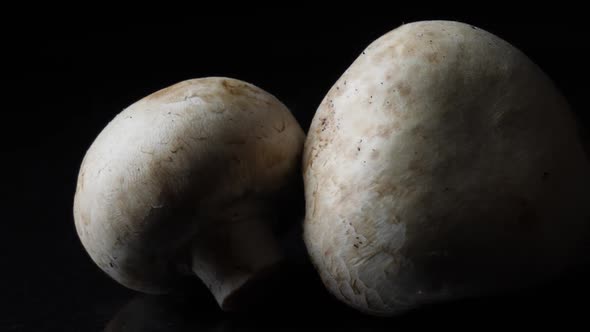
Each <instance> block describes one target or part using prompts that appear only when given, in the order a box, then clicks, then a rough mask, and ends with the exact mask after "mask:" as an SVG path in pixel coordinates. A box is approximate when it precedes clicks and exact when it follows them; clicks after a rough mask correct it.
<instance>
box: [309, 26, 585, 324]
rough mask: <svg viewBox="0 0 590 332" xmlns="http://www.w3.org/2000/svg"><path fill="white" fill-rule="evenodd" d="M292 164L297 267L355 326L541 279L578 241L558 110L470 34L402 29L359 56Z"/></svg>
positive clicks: (496, 46)
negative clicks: (359, 318) (296, 184)
mask: <svg viewBox="0 0 590 332" xmlns="http://www.w3.org/2000/svg"><path fill="white" fill-rule="evenodd" d="M303 158H304V160H303V172H304V185H305V199H306V219H305V222H304V238H305V243H306V246H307V248H308V251H309V254H310V256H311V259H312V261H313V263H314V265H315V266H316V268H317V270H318V271H319V273H320V275H321V278H322V280H323V281H324V283H325V285H326V286H327V288H328V289H329V290H330V291H331V292H332V293H333V294H334V295H335V296H336V297H338V298H339V299H340V300H342V301H343V302H345V303H347V304H349V305H351V306H353V307H355V308H357V309H359V310H362V311H364V312H367V313H371V314H375V315H392V314H395V313H399V312H402V311H405V310H407V309H409V308H413V307H416V306H418V305H420V304H424V303H429V302H438V301H445V300H450V299H455V298H461V297H465V296H474V295H479V294H482V293H490V292H496V291H503V290H510V289H513V287H519V286H525V285H531V284H534V283H536V282H541V281H544V280H546V279H545V278H549V277H551V276H554V275H555V273H557V272H558V271H560V270H561V269H562V268H564V266H565V265H566V264H567V263H568V262H571V260H570V259H573V258H574V256H575V255H573V254H574V253H576V252H578V250H579V247H578V246H580V245H581V243H582V240H583V237H584V236H587V234H588V233H587V230H588V226H589V223H590V195H588V188H590V164H589V161H588V157H587V156H586V155H585V153H584V151H583V148H582V146H581V144H580V140H579V136H578V133H577V130H576V124H575V121H574V119H573V116H572V114H571V112H570V110H569V108H568V105H567V103H566V101H565V100H564V98H563V97H562V96H561V95H560V93H559V92H558V91H557V90H556V88H555V86H554V85H553V84H552V82H551V81H550V80H549V79H548V78H547V76H546V75H545V74H544V73H543V72H542V71H541V70H540V69H539V68H538V67H537V66H536V65H535V64H534V63H532V62H531V61H530V60H529V59H528V58H527V57H526V56H525V55H524V54H523V53H521V52H520V51H518V50H517V49H516V48H514V47H513V46H511V45H510V44H508V43H507V42H505V41H503V40H501V39H500V38H498V37H496V36H494V35H492V34H490V33H488V32H486V31H483V30H481V29H478V28H477V27H473V26H470V25H468V24H463V23H459V22H449V21H425V22H415V23H411V24H407V25H403V26H401V27H399V28H397V29H395V30H393V31H391V32H389V33H387V34H385V35H384V36H382V37H381V38H379V39H377V40H376V41H375V42H373V43H372V44H371V45H370V46H368V47H367V48H366V49H365V51H364V52H363V53H362V54H361V55H360V56H359V57H358V58H357V59H356V60H355V62H354V63H353V64H352V65H351V66H350V67H349V68H348V69H347V70H346V72H345V73H344V74H343V75H342V77H341V78H340V79H339V80H338V81H337V82H336V84H335V85H334V86H333V87H332V89H331V90H330V91H329V92H328V94H327V95H326V97H325V98H324V100H323V102H322V103H321V105H320V106H319V108H318V110H317V112H316V114H315V117H314V119H313V122H312V125H311V128H310V130H309V133H308V138H307V141H306V145H305V149H304V156H303Z"/></svg>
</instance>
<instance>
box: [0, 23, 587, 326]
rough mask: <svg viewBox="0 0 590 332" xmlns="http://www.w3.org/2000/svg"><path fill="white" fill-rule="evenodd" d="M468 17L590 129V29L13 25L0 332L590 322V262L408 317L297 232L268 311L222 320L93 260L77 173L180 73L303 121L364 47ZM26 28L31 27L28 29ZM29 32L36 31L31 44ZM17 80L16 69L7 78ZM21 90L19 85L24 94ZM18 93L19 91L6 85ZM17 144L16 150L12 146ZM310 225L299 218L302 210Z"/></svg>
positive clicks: (206, 301) (208, 307) (197, 297)
mask: <svg viewBox="0 0 590 332" xmlns="http://www.w3.org/2000/svg"><path fill="white" fill-rule="evenodd" d="M422 19H454V20H460V21H464V22H467V23H471V24H474V25H476V26H479V27H480V28H483V29H486V30H488V31H490V32H492V33H494V34H496V35H498V36H500V37H502V38H504V39H505V40H507V41H509V42H510V43H512V44H513V45H515V46H516V47H518V48H520V49H521V50H522V51H524V52H525V53H526V54H527V55H529V57H530V58H531V59H532V60H533V61H535V62H536V63H537V64H538V65H539V66H540V67H541V68H543V70H544V71H545V72H546V73H547V74H548V75H549V76H550V77H551V78H552V79H553V80H554V82H555V83H556V85H557V87H558V88H559V89H560V90H561V91H562V92H563V93H564V95H565V96H566V97H567V99H568V100H569V101H570V103H571V105H572V108H573V109H574V111H575V112H576V114H577V115H578V116H579V119H580V123H581V124H582V127H585V128H588V127H589V112H588V111H587V110H588V103H587V101H586V95H587V93H588V89H587V87H588V83H587V82H586V77H587V75H588V69H587V66H588V65H587V63H588V54H589V51H590V46H589V44H588V43H589V42H590V41H589V40H588V38H587V36H586V33H585V31H584V29H583V22H580V21H576V20H573V19H572V20H568V19H567V17H566V18H561V19H547V18H545V17H544V18H538V17H535V16H534V15H530V16H527V17H526V18H523V17H519V18H515V19H503V18H500V17H491V18H490V17H483V16H480V17H475V16H472V15H446V14H430V15H410V14H407V15H406V14H404V13H402V12H400V13H397V14H396V15H389V16H387V17H362V18H359V17H355V16H349V17H341V16H338V15H326V16H317V17H307V16H302V15H296V16H294V17H292V18H287V17H284V16H283V15H276V14H273V15H269V14H265V15H262V14H261V15H259V16H241V17H235V16H206V15H196V16H193V17H192V18H191V19H190V20H183V21H182V22H181V23H176V24H172V25H170V24H143V25H112V24H110V22H108V21H106V20H101V21H95V22H76V23H71V24H64V23H62V24H58V23H55V22H44V23H43V24H39V25H38V26H35V28H34V32H33V33H23V34H22V35H21V34H19V31H8V32H9V34H10V35H11V37H9V38H10V42H12V43H13V44H12V45H14V46H13V47H12V48H11V50H12V52H11V53H12V55H14V59H12V61H11V62H6V63H5V65H7V66H9V67H12V68H10V69H13V70H14V71H15V72H17V75H16V76H17V77H16V79H15V80H14V81H11V83H12V84H11V85H12V88H15V89H14V90H13V91H14V94H11V95H9V96H8V98H7V99H8V100H11V101H14V105H16V106H11V107H10V108H9V109H8V110H7V112H6V117H5V126H4V127H5V128H4V129H5V133H11V132H14V133H15V134H9V138H8V140H6V141H5V142H7V143H6V144H5V145H6V146H8V147H7V150H8V152H9V153H7V154H6V155H5V156H4V158H3V159H4V160H5V165H8V166H9V167H11V168H14V171H13V172H9V173H6V174H7V175H6V177H7V181H5V182H8V184H9V185H11V186H9V188H12V189H11V190H10V192H9V195H10V196H11V198H13V199H11V200H9V201H8V202H7V203H5V207H4V208H5V209H6V210H7V211H9V213H7V214H5V217H4V218H6V219H5V220H4V224H5V225H8V229H5V230H4V232H2V233H1V234H2V241H1V246H2V247H0V249H1V251H0V255H1V256H0V258H1V264H2V282H1V286H0V291H1V294H2V295H1V297H0V299H1V302H2V308H1V311H0V330H1V331H102V330H103V329H105V328H107V325H108V326H109V327H108V328H109V329H110V331H177V330H178V331H189V330H214V331H218V330H219V331H225V330H228V331H232V330H239V329H240V328H243V327H256V326H257V327H266V328H270V329H280V328H289V327H293V328H300V329H305V328H312V327H324V328H325V327H328V328H329V327H334V328H336V327H338V329H343V330H358V331H361V330H362V331H372V330H379V329H383V330H394V329H397V328H402V327H404V328H411V327H416V326H424V325H429V324H436V325H438V326H440V327H445V326H449V327H457V326H459V325H465V326H472V327H473V328H477V327H479V326H481V325H482V324H483V325H488V324H490V323H500V324H502V325H506V326H511V325H512V324H513V322H514V321H517V322H520V323H525V324H532V323H542V324H545V323H546V322H548V321H555V322H559V323H560V324H565V323H572V322H582V323H583V322H584V321H583V318H584V315H585V314H587V311H588V310H587V309H588V306H587V304H586V301H587V299H588V296H589V295H590V292H589V287H588V285H586V281H587V280H588V276H590V274H589V273H588V271H587V269H585V268H580V269H576V270H574V271H571V272H569V273H567V274H566V275H564V276H563V278H561V279H559V280H556V281H555V282H554V283H552V284H550V285H545V286H543V287H541V288H535V289H531V290H528V291H524V292H522V293H518V294H513V295H510V296H499V297H494V298H487V299H477V300H469V301H461V302H458V303H451V304H445V305H437V306H432V307H428V308H424V309H421V310H416V311H414V312H411V313H409V314H406V315H403V316H401V317H396V318H390V319H378V318H372V317H365V316H363V315H360V314H358V313H355V312H353V311H352V310H350V309H348V308H346V307H344V306H343V305H341V304H339V303H338V302H336V301H335V300H333V299H332V298H331V297H330V296H329V295H328V294H327V292H326V291H325V290H324V289H323V287H322V285H321V283H320V281H319V280H318V278H317V276H316V274H315V273H314V271H313V270H312V268H311V267H310V266H309V264H308V263H307V262H306V261H305V257H304V255H301V254H302V252H301V248H300V247H298V246H297V245H298V242H297V238H296V237H294V238H291V240H292V241H294V242H293V243H294V244H293V248H294V250H293V252H292V253H291V254H292V256H291V261H290V265H288V266H286V267H285V268H284V270H283V271H282V274H281V277H280V278H279V281H278V282H277V283H275V284H273V285H272V287H274V288H273V289H276V290H275V291H274V292H273V293H272V294H270V295H268V296H267V301H266V304H265V305H262V306H261V307H252V308H251V312H249V313H247V314H241V315H239V314H225V313H221V312H220V311H219V310H218V309H217V308H216V305H215V303H214V302H213V300H212V298H211V296H210V295H209V294H208V293H207V292H206V291H205V290H204V289H203V287H202V286H201V285H199V284H197V285H196V286H194V287H193V288H194V289H193V291H192V293H191V294H192V295H191V296H165V297H154V296H143V295H139V294H137V293H134V292H132V291H129V290H127V289H124V288H123V287H121V286H119V285H118V284H116V283H115V282H114V281H111V280H110V279H109V278H108V277H107V276H106V275H104V274H103V273H102V272H101V271H100V270H99V269H98V268H97V267H96V266H94V265H93V263H92V262H91V260H90V259H89V257H88V256H87V255H86V253H85V252H84V250H83V248H82V246H81V245H80V243H79V241H78V239H77V236H76V233H75V230H74V226H73V217H72V203H73V194H74V190H75V181H76V176H77V172H78V167H79V166H80V163H81V160H82V158H83V155H84V153H85V151H86V149H87V148H88V147H89V145H90V144H91V143H92V141H93V139H94V138H95V137H96V135H97V134H98V133H99V132H100V130H101V129H102V128H103V127H104V126H105V125H106V124H107V122H108V121H109V120H110V119H112V118H113V117H114V116H115V115H116V114H117V113H118V112H120V111H121V110H122V109H123V108H125V107H126V106H128V105H130V104H131V103H133V102H135V101H136V100H138V99H140V98H142V97H144V96H146V95H147V94H150V93H152V92H154V91H156V90H158V89H161V88H164V87H166V86H168V85H171V84H173V83H176V82H179V81H181V80H185V79H190V78H197V77H204V76H227V77H234V78H238V79H241V80H245V81H248V82H251V83H253V84H255V85H257V86H259V87H261V88H263V89H265V90H267V91H269V92H271V93H272V94H274V95H275V96H277V97H278V98H279V99H280V100H282V101H283V102H284V103H285V104H286V105H287V106H288V107H289V108H290V109H291V111H292V112H293V113H294V114H295V116H296V118H297V119H298V120H299V121H300V124H301V126H302V127H303V128H304V130H307V128H308V127H309V124H310V121H311V119H312V117H313V114H314V112H315V109H316V108H317V106H318V105H319V103H320V101H321V100H322V98H323V96H324V94H325V93H326V92H327V91H328V89H329V88H330V87H331V85H332V84H333V83H334V82H335V81H336V80H337V79H338V77H339V76H340V74H341V73H342V72H343V71H344V70H345V69H346V68H347V67H348V66H349V65H350V63H351V62H352V61H353V60H354V59H355V58H356V57H357V56H358V55H359V54H360V52H361V51H362V50H363V49H364V48H365V47H366V46H367V45H368V44H369V43H370V42H372V41H373V40H374V39H376V38H378V37H379V36H380V35H382V34H384V33H385V32H388V31H389V30H391V29H394V28H396V27H397V26H399V25H400V24H402V22H406V23H407V22H412V21H416V20H422ZM14 29H15V30H18V27H14ZM23 36H25V37H23ZM6 80H8V79H7V78H5V81H6ZM9 91H10V90H9ZM5 92H6V91H5ZM5 151H6V150H5ZM293 218H294V219H297V218H298V216H293Z"/></svg>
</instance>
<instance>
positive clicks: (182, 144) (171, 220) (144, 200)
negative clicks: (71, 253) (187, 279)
mask: <svg viewBox="0 0 590 332" xmlns="http://www.w3.org/2000/svg"><path fill="white" fill-rule="evenodd" d="M304 140H305V134H304V132H303V130H302V129H301V127H300V126H299V124H298V123H297V121H296V119H295V118H294V117H293V115H292V114H291V113H290V111H289V110H288V109H287V107H286V106H285V105H283V104H282V103H281V102H280V101H279V100H277V99H276V98H275V97H274V96H272V95H271V94H269V93H267V92H265V91H263V90H261V89H260V88H258V87H256V86H254V85H251V84H249V83H246V82H242V81H239V80H235V79H231V78H224V77H209V78H201V79H193V80H187V81H184V82H180V83H178V84H175V85H172V86H170V87H168V88H166V89H163V90H160V91H158V92H155V93H153V94H151V95H149V96H147V97H145V98H143V99H141V100H139V101H138V102H136V103H134V104H133V105H131V106H129V107H128V108H126V109H125V110H123V111H122V112H121V113H120V114H118V115H117V116H116V117H115V118H114V119H113V120H112V121H111V122H110V123H109V124H108V125H107V126H106V127H105V128H104V129H103V130H102V132H101V133H100V134H99V135H98V137H97V138H96V140H95V141H94V142H93V143H92V145H91V146H90V148H89V149H88V151H87V153H86V155H85V157H84V160H83V162H82V165H81V167H80V172H79V176H78V183H77V188H76V194H75V198H74V219H75V225H76V230H77V233H78V236H79V238H80V240H81V242H82V244H83V246H84V248H85V249H86V251H87V252H88V254H89V255H90V257H91V258H92V260H93V261H94V262H95V263H96V264H97V265H98V266H99V267H100V268H101V269H102V270H103V271H105V272H106V273H107V274H108V275H109V276H111V277H112V278H113V279H115V280H116V281H118V282H119V283H121V284H122V285H124V286H126V287H128V288H131V289H134V290H138V291H142V292H146V293H165V292H168V291H170V290H172V289H174V286H175V283H176V282H178V280H180V279H183V277H184V276H187V275H194V274H196V275H197V276H198V277H199V278H200V279H201V280H202V281H203V282H204V283H205V285H206V286H207V287H208V288H209V289H210V291H211V292H212V293H213V295H214V296H215V298H216V300H217V301H218V303H219V305H220V306H221V307H222V308H223V309H226V310H231V309H234V307H236V306H239V302H240V300H241V299H240V298H239V293H240V290H243V289H246V288H248V286H251V282H252V281H254V280H257V279H259V278H261V277H262V276H263V275H264V273H265V272H266V271H269V270H270V269H272V267H273V266H276V264H277V263H278V262H279V261H280V260H281V257H282V254H281V249H280V246H279V244H278V242H277V239H276V237H275V235H274V233H273V229H274V228H273V227H274V226H275V225H276V224H277V223H280V222H281V221H280V220H276V216H277V211H276V209H277V207H276V206H277V205H276V204H275V203H276V202H277V200H279V199H280V198H281V197H285V195H286V193H287V192H291V191H292V190H294V188H295V186H296V183H297V182H298V181H297V180H298V179H299V176H300V158H301V153H302V150H303V144H304ZM249 284H250V285H249Z"/></svg>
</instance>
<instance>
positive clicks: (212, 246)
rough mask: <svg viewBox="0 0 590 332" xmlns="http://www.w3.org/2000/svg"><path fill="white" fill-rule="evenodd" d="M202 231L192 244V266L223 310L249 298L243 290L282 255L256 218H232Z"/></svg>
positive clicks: (268, 231) (273, 237)
mask: <svg viewBox="0 0 590 332" xmlns="http://www.w3.org/2000/svg"><path fill="white" fill-rule="evenodd" d="M204 233H206V234H202V236H199V237H198V238H197V239H195V240H194V242H193V245H192V270H193V272H194V273H195V274H196V275H197V276H198V277H199V278H200V279H201V280H202V281H203V282H204V283H205V285H206V286H207V287H208V288H209V290H210V291H211V293H213V295H214V296H215V299H216V300H217V302H218V303H219V306H220V307H221V308H222V309H223V310H228V311H229V310H234V309H236V308H237V307H239V306H240V304H241V303H247V302H249V299H247V298H246V297H248V295H247V293H248V292H245V290H246V289H248V288H251V287H252V286H253V284H255V282H256V281H259V280H261V279H263V278H264V276H265V275H267V274H268V273H269V271H271V270H272V269H273V267H274V266H276V265H277V264H278V263H279V262H280V261H281V260H282V258H283V256H282V253H281V250H280V248H279V244H278V243H277V241H276V239H275V236H274V235H273V234H272V231H271V229H270V228H269V226H268V223H266V222H265V221H263V220H260V219H243V220H235V221H232V222H231V223H229V225H228V226H227V227H221V228H215V227H212V228H211V229H210V231H208V232H204Z"/></svg>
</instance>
